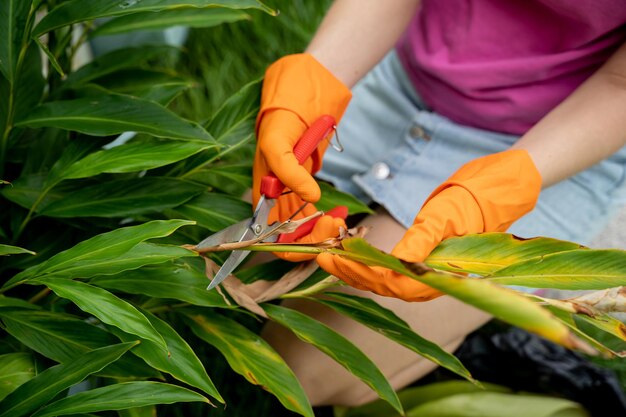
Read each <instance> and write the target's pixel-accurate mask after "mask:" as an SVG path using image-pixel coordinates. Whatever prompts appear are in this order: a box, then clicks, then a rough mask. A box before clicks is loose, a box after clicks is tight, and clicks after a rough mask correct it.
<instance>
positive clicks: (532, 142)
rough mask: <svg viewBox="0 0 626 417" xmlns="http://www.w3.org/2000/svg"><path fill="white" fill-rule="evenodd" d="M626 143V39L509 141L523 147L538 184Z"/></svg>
mask: <svg viewBox="0 0 626 417" xmlns="http://www.w3.org/2000/svg"><path fill="white" fill-rule="evenodd" d="M625 144H626V44H624V45H622V46H621V47H620V49H618V50H617V52H615V54H613V56H612V57H611V58H610V59H609V60H608V61H607V62H606V63H605V64H604V65H603V66H602V67H601V68H600V69H599V70H598V71H596V73H595V74H593V75H592V76H591V77H590V78H589V79H588V80H586V81H585V82H584V83H583V84H582V85H581V86H580V87H578V88H577V89H576V90H575V91H574V92H573V93H572V94H571V95H570V96H569V97H568V98H567V99H566V100H564V101H563V102H562V103H561V104H559V105H558V106H557V107H555V108H554V109H553V110H552V111H551V112H550V113H548V114H547V115H546V116H545V117H544V118H543V119H541V120H540V121H539V123H537V124H536V125H535V126H534V127H533V128H532V129H530V130H529V131H528V132H527V133H526V134H525V135H524V136H522V138H521V139H520V140H519V141H518V142H517V143H516V144H515V145H514V146H513V148H518V149H526V150H527V151H528V152H529V153H530V155H531V157H532V159H533V161H534V162H535V165H536V166H537V169H538V170H539V172H540V173H541V176H542V178H543V188H546V187H548V186H550V185H552V184H555V183H557V182H559V181H561V180H563V179H565V178H568V177H570V176H572V175H574V174H576V173H578V172H580V171H582V170H584V169H586V168H588V167H590V166H591V165H594V164H595V163H597V162H599V161H601V160H602V159H604V158H606V157H608V156H609V155H611V154H612V153H614V152H616V151H617V150H618V149H620V148H621V147H622V146H624V145H625Z"/></svg>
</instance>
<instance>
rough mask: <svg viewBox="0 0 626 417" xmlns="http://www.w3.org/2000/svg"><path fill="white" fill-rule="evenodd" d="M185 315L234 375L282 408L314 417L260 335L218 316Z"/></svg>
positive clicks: (294, 381) (297, 386) (295, 382)
mask: <svg viewBox="0 0 626 417" xmlns="http://www.w3.org/2000/svg"><path fill="white" fill-rule="evenodd" d="M185 314H187V316H188V317H189V320H187V322H188V324H189V326H190V327H191V330H193V332H194V333H195V334H196V336H198V337H199V338H201V339H202V340H204V341H206V342H207V343H209V344H211V345H213V346H215V347H216V348H217V349H218V350H219V351H220V352H221V353H222V354H223V355H224V356H225V357H226V360H227V361H228V364H229V365H230V366H231V368H232V369H233V370H234V371H235V372H237V373H238V374H240V375H242V376H244V377H245V378H246V379H247V380H248V381H249V382H250V383H252V384H255V385H261V386H262V387H263V389H265V390H267V391H269V392H271V393H272V394H274V395H275V396H276V398H278V400H279V401H280V402H281V404H282V405H283V406H284V407H285V408H287V409H289V410H292V411H294V412H296V413H299V414H301V415H303V416H306V417H313V410H312V409H311V405H310V404H309V400H308V399H307V398H306V395H305V393H304V390H303V389H302V386H301V385H300V383H299V382H298V380H297V379H296V377H295V375H294V374H293V372H292V371H291V369H289V367H288V366H287V364H286V363H285V362H284V361H283V360H282V358H281V357H280V356H279V355H278V354H277V353H276V352H275V351H274V350H273V349H272V348H271V347H270V346H269V345H268V344H267V342H266V341H264V340H263V339H261V337H260V336H259V335H257V334H254V333H252V332H251V331H250V330H248V329H246V328H245V327H243V326H242V325H241V324H239V323H237V322H235V321H233V320H230V319H227V318H226V317H224V316H221V315H219V314H215V313H213V314H202V313H195V312H192V311H187V312H185Z"/></svg>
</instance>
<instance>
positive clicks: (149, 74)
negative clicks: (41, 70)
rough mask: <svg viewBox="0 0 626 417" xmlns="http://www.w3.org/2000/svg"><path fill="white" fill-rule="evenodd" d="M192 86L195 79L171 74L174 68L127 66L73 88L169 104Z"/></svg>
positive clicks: (78, 91) (84, 93)
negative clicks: (155, 68) (170, 69)
mask: <svg viewBox="0 0 626 417" xmlns="http://www.w3.org/2000/svg"><path fill="white" fill-rule="evenodd" d="M193 86H194V82H193V80H191V79H189V78H184V77H181V76H178V75H175V74H172V73H171V71H159V70H154V69H142V68H128V69H122V70H119V71H116V72H114V73H112V74H108V75H105V76H103V77H99V78H97V79H95V80H94V81H93V82H92V83H90V84H87V85H85V84H79V85H78V86H76V87H74V88H73V92H74V93H76V94H78V95H79V97H83V96H84V97H90V96H100V95H102V94H103V93H104V94H109V92H111V91H112V92H114V93H118V94H128V95H130V96H134V97H139V98H142V99H144V100H150V101H155V102H157V103H159V104H161V105H162V106H166V105H167V104H168V103H169V102H170V100H171V99H172V98H174V97H176V95H177V94H179V93H181V92H183V91H184V90H186V89H188V88H191V87H193ZM79 97H77V98H79Z"/></svg>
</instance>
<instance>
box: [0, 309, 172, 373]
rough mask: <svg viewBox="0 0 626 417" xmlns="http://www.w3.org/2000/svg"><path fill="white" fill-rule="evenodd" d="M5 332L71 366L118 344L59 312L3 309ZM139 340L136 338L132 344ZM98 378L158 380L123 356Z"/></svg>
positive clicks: (104, 333) (0, 313)
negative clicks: (76, 361)
mask: <svg viewBox="0 0 626 417" xmlns="http://www.w3.org/2000/svg"><path fill="white" fill-rule="evenodd" d="M0 317H1V318H2V321H3V323H4V325H5V327H6V331H7V332H8V333H9V334H10V335H12V336H13V337H15V338H16V339H17V340H19V341H20V342H22V343H23V344H24V345H26V346H28V347H29V348H31V349H32V350H34V351H35V352H38V353H40V354H42V355H44V356H45V357H47V358H50V359H52V360H55V361H57V362H60V363H69V362H72V361H73V360H74V359H76V358H77V357H79V356H80V355H83V354H84V353H86V352H89V351H91V350H94V349H98V348H101V347H105V346H109V345H111V344H114V343H116V342H117V339H116V338H115V337H113V335H111V334H110V333H108V332H107V331H106V330H104V329H102V328H101V327H99V326H95V325H92V324H88V323H87V322H85V321H84V320H80V319H78V318H77V317H74V316H70V315H68V314H63V313H59V312H54V313H53V312H49V311H32V310H18V309H14V310H8V309H0ZM135 340H137V337H135V338H134V339H132V340H131V341H135ZM98 375H103V376H108V377H112V378H128V377H142V378H149V377H159V376H160V374H159V373H158V371H156V370H153V369H151V368H149V367H148V365H146V364H145V363H144V362H143V361H141V359H139V358H137V357H135V356H132V355H128V354H127V355H124V356H123V357H122V358H120V359H119V360H117V361H116V362H114V363H112V364H110V365H109V366H107V367H106V368H105V369H103V370H102V371H99V372H98Z"/></svg>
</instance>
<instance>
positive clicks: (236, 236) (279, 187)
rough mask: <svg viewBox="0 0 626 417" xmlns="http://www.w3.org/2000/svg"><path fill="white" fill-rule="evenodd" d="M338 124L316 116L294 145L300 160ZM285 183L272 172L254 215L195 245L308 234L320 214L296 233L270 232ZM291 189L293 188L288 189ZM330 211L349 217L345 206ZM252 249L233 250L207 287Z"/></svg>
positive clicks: (263, 182) (288, 239)
mask: <svg viewBox="0 0 626 417" xmlns="http://www.w3.org/2000/svg"><path fill="white" fill-rule="evenodd" d="M335 128H336V125H335V119H334V118H333V117H332V116H328V115H324V116H321V117H320V118H319V119H317V120H316V121H315V122H314V123H313V124H311V126H310V127H309V128H308V129H307V130H306V131H305V132H304V134H303V135H302V136H301V137H300V139H298V142H297V143H296V145H295V146H294V148H293V153H294V155H295V156H296V159H297V160H298V162H299V163H300V164H301V165H302V164H303V163H304V161H306V160H307V158H309V157H310V156H311V154H313V152H314V151H315V149H316V148H317V147H318V145H319V144H320V142H321V141H322V140H324V138H326V137H327V136H329V135H330V134H331V132H333V131H334V130H335ZM284 190H285V185H284V184H283V183H282V182H281V181H280V180H279V179H278V178H277V177H276V176H275V175H274V174H273V173H269V174H268V175H266V176H264V177H263V178H262V180H261V198H260V199H259V202H258V203H257V205H256V207H255V208H254V212H253V214H252V217H250V218H247V219H245V220H242V221H240V222H239V223H235V224H233V225H232V226H228V227H227V228H225V229H223V230H221V231H219V232H217V233H214V234H212V235H211V236H209V237H207V238H206V239H204V240H203V241H202V242H200V243H198V244H197V245H196V247H195V248H196V249H203V248H207V247H211V246H217V245H220V244H223V243H231V242H241V241H244V240H252V239H255V238H258V237H260V236H263V235H270V236H269V237H267V238H265V239H263V240H262V241H263V242H279V243H290V242H293V241H295V240H296V239H298V238H299V237H302V236H305V235H307V234H308V233H310V232H311V230H312V229H313V226H315V223H316V222H317V220H318V219H319V218H314V219H312V220H310V221H308V222H306V223H304V224H303V225H301V226H300V227H298V229H296V230H295V231H294V232H293V233H289V234H280V235H278V236H277V235H271V233H270V232H271V230H272V229H273V228H275V227H277V226H278V225H279V223H278V222H275V223H273V224H271V225H268V224H267V221H268V216H269V214H270V210H271V209H272V207H274V205H275V203H276V199H277V198H278V197H280V196H281V195H282V194H283V191H284ZM288 192H291V191H288ZM306 204H308V203H304V204H303V205H302V206H301V207H300V208H299V209H298V210H297V211H296V212H295V213H293V214H292V216H291V217H292V218H293V216H295V215H296V214H297V213H298V212H300V210H302V209H303V208H304V206H305V205H306ZM327 214H330V215H333V216H334V217H339V216H341V217H344V218H345V217H346V215H347V209H346V208H345V207H336V208H335V209H333V210H330V211H329V212H328V213H327ZM249 253H250V251H247V250H236V251H233V252H232V253H231V254H230V256H229V257H228V258H227V259H226V261H225V262H224V264H223V265H222V267H221V268H220V269H219V271H217V273H216V274H215V276H214V277H213V280H212V281H211V283H210V284H209V286H208V287H207V290H211V289H213V288H215V287H216V286H217V285H218V284H220V283H221V282H222V281H224V279H226V277H228V276H229V275H230V274H231V273H232V272H233V271H234V270H235V268H237V266H239V265H240V264H241V262H243V260H244V259H245V257H246V256H247V255H248V254H249Z"/></svg>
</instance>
